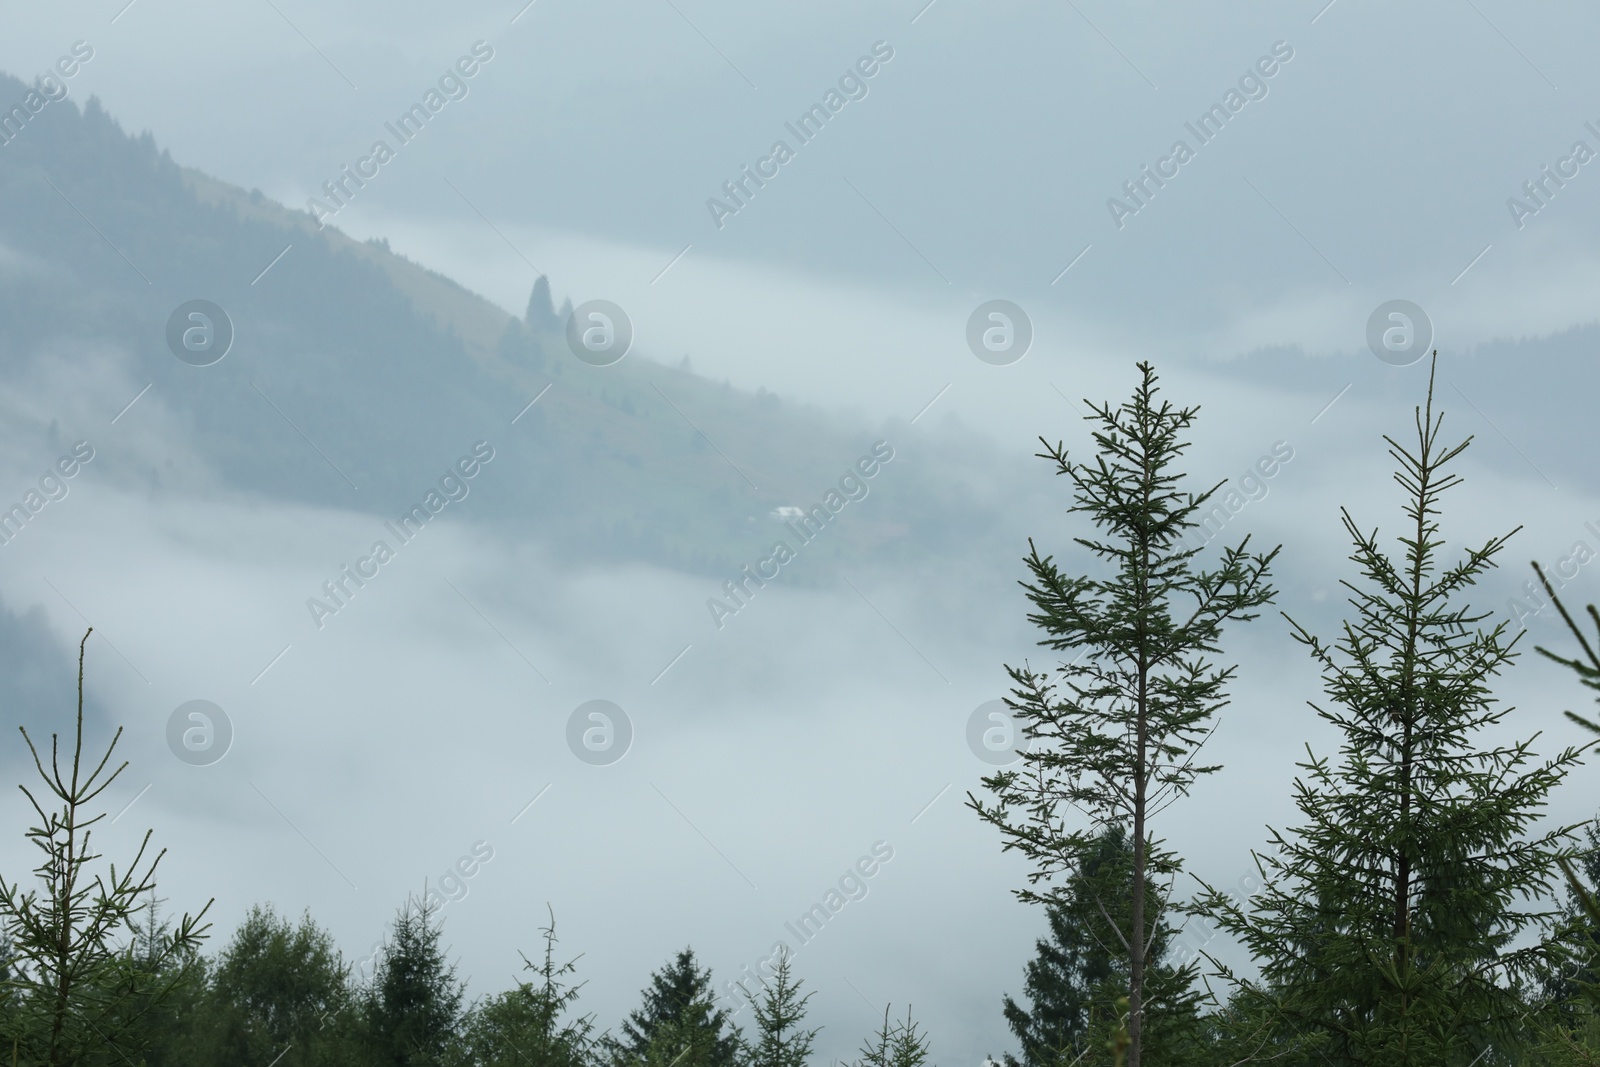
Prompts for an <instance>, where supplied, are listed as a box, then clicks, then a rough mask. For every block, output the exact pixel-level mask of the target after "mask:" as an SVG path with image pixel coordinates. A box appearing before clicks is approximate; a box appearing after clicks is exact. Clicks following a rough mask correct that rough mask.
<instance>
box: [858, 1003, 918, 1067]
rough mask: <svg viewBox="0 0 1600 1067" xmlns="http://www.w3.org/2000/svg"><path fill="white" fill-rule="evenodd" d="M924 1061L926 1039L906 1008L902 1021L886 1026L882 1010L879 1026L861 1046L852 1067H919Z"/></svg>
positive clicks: (887, 1013)
mask: <svg viewBox="0 0 1600 1067" xmlns="http://www.w3.org/2000/svg"><path fill="white" fill-rule="evenodd" d="M927 1062H928V1037H927V1035H926V1034H924V1033H922V1031H921V1030H920V1029H919V1027H918V1026H917V1023H916V1022H915V1021H914V1020H913V1019H912V1018H911V1005H909V1004H908V1005H906V1021H905V1022H903V1023H901V1022H896V1023H890V1022H889V1008H888V1007H885V1008H884V1009H883V1025H882V1026H880V1027H879V1028H878V1032H877V1033H875V1034H873V1035H872V1036H871V1037H869V1038H868V1039H867V1040H866V1041H864V1042H862V1045H861V1058H860V1059H859V1060H857V1061H856V1062H855V1064H854V1067H923V1065H924V1064H926V1063H927Z"/></svg>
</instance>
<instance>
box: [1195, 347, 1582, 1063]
mask: <svg viewBox="0 0 1600 1067" xmlns="http://www.w3.org/2000/svg"><path fill="white" fill-rule="evenodd" d="M1442 420H1443V416H1442V415H1440V416H1436V415H1435V414H1434V412H1433V380H1432V377H1431V375H1430V379H1429V388H1428V399H1427V403H1426V407H1425V408H1424V407H1419V408H1418V409H1417V410H1416V417H1415V426H1416V435H1417V441H1416V445H1415V447H1414V450H1413V449H1407V448H1405V447H1402V446H1401V445H1400V444H1399V443H1397V442H1396V441H1395V440H1394V439H1392V438H1387V437H1386V438H1385V440H1386V441H1387V442H1388V444H1389V453H1390V455H1391V456H1392V457H1393V459H1394V460H1395V462H1396V464H1397V466H1398V468H1399V469H1398V471H1397V472H1396V474H1395V475H1394V480H1395V482H1396V483H1397V484H1398V485H1399V486H1400V488H1401V490H1402V491H1403V493H1404V494H1405V498H1406V504H1405V509H1404V512H1405V517H1406V526H1405V529H1404V532H1403V533H1402V534H1401V536H1400V537H1399V538H1398V541H1399V544H1400V552H1399V558H1398V559H1392V558H1391V557H1390V556H1388V555H1387V554H1386V553H1385V551H1384V550H1383V549H1382V548H1381V547H1380V545H1379V542H1378V534H1377V532H1376V530H1374V531H1373V532H1372V533H1370V534H1369V533H1363V532H1362V530H1361V528H1360V527H1358V526H1357V525H1356V520H1355V519H1354V518H1353V517H1352V516H1351V515H1350V513H1349V511H1347V510H1346V511H1343V512H1342V516H1343V524H1344V528H1345V530H1346V532H1347V533H1348V534H1349V536H1350V538H1351V540H1352V541H1353V542H1354V545H1355V550H1354V552H1353V554H1352V556H1351V560H1352V561H1353V562H1354V563H1355V564H1356V565H1357V567H1358V568H1359V570H1360V572H1361V574H1362V577H1363V579H1364V582H1363V583H1362V584H1360V585H1357V584H1355V583H1353V582H1349V581H1346V582H1344V583H1343V584H1344V585H1345V587H1346V588H1347V589H1348V590H1349V591H1350V593H1351V597H1350V604H1351V606H1352V608H1353V609H1354V612H1355V617H1354V619H1353V620H1349V621H1346V622H1345V623H1344V625H1343V628H1342V632H1341V634H1340V636H1339V638H1338V639H1337V640H1336V641H1335V642H1333V643H1332V644H1331V645H1330V644H1325V643H1324V642H1323V641H1322V640H1321V639H1320V638H1318V637H1316V636H1314V635H1312V634H1311V633H1309V632H1308V631H1306V630H1305V629H1304V628H1303V627H1301V626H1300V625H1298V624H1296V623H1294V622H1293V620H1290V622H1291V625H1292V626H1293V627H1294V633H1295V636H1296V638H1297V639H1298V640H1299V641H1300V642H1301V643H1302V644H1304V645H1305V646H1306V647H1307V649H1308V650H1309V651H1310V653H1311V655H1312V657H1313V659H1314V660H1315V661H1316V662H1317V663H1318V664H1319V666H1320V667H1321V668H1322V672H1323V682H1324V687H1325V690H1326V692H1327V694H1328V696H1329V698H1330V700H1331V702H1332V703H1331V705H1330V706H1328V707H1323V706H1319V705H1317V704H1312V705H1311V707H1312V708H1313V709H1314V710H1315V711H1316V712H1317V714H1318V715H1319V716H1321V717H1322V719H1324V720H1325V721H1326V722H1328V723H1329V724H1331V725H1332V726H1333V727H1335V728H1336V729H1337V730H1338V731H1339V733H1340V734H1341V735H1342V740H1341V742H1340V746H1339V754H1338V757H1337V759H1330V758H1329V757H1326V756H1317V755H1315V754H1314V753H1312V752H1311V751H1310V749H1309V747H1308V749H1307V757H1306V762H1304V763H1302V764H1300V767H1301V768H1302V770H1303V771H1304V775H1303V776H1302V777H1301V778H1300V779H1299V780H1297V782H1296V783H1295V801H1296V805H1297V806H1298V808H1299V810H1300V814H1301V817H1302V819H1303V823H1302V825H1300V826H1298V827H1295V828H1293V829H1291V830H1289V831H1288V832H1286V833H1280V832H1277V831H1273V832H1272V841H1273V844H1274V845H1275V846H1276V854H1275V855H1269V856H1258V857H1257V865H1258V867H1259V868H1260V870H1261V877H1262V881H1263V882H1264V883H1265V884H1264V886H1263V889H1262V891H1261V892H1260V893H1258V894H1257V895H1256V896H1255V897H1254V898H1253V899H1252V901H1251V902H1249V904H1248V905H1245V904H1241V903H1240V902H1238V901H1235V900H1232V899H1229V898H1226V897H1223V896H1222V895H1221V894H1219V893H1215V892H1210V893H1208V895H1207V896H1206V898H1204V900H1203V901H1202V904H1203V906H1204V907H1205V909H1206V910H1207V911H1208V913H1209V914H1211V915H1212V916H1213V917H1215V918H1216V920H1217V921H1218V923H1219V925H1221V927H1222V928H1223V929H1224V930H1226V931H1227V932H1229V933H1231V934H1233V935H1234V936H1235V937H1237V938H1238V939H1240V940H1241V941H1242V942H1243V943H1244V945H1245V946H1246V947H1247V948H1248V949H1249V950H1250V952H1251V954H1252V956H1254V958H1255V960H1256V963H1257V964H1258V965H1259V967H1260V972H1261V974H1260V978H1259V980H1248V981H1241V980H1239V979H1238V978H1237V977H1236V976H1234V975H1233V974H1232V973H1231V972H1230V971H1229V970H1228V969H1227V968H1225V967H1223V968H1221V974H1222V977H1223V978H1224V979H1225V980H1229V981H1232V982H1234V983H1235V984H1236V987H1237V989H1238V990H1239V994H1238V1000H1239V1002H1240V1003H1241V1004H1242V1006H1244V1007H1245V1008H1247V1009H1254V1010H1255V1017H1256V1018H1258V1019H1259V1018H1263V1017H1266V1018H1269V1019H1270V1020H1272V1021H1273V1023H1274V1028H1275V1030H1276V1033H1277V1035H1278V1037H1279V1038H1282V1037H1285V1036H1286V1037H1290V1038H1299V1039H1303V1040H1304V1041H1305V1043H1306V1044H1307V1045H1308V1046H1312V1047H1315V1048H1317V1049H1319V1050H1320V1053H1321V1056H1320V1057H1319V1058H1318V1061H1317V1062H1327V1063H1330V1064H1335V1065H1342V1064H1375V1065H1376V1064H1381V1065H1383V1067H1413V1065H1415V1067H1424V1065H1425V1067H1466V1065H1468V1064H1470V1063H1474V1062H1477V1061H1478V1058H1479V1057H1482V1056H1487V1055H1489V1049H1490V1048H1491V1047H1492V1048H1493V1049H1494V1050H1495V1052H1496V1054H1497V1055H1499V1056H1509V1055H1513V1054H1515V1053H1516V1052H1517V1051H1518V1050H1519V1049H1526V1048H1527V1046H1528V1045H1529V1044H1530V1043H1531V1037H1530V1035H1531V1033H1532V1032H1533V1029H1534V1024H1535V1023H1536V1022H1537V1021H1538V1019H1537V1009H1538V1007H1539V1006H1538V1005H1537V1004H1530V1003H1529V1002H1528V998H1527V997H1526V996H1524V995H1523V990H1524V989H1525V988H1526V987H1527V986H1528V985H1530V984H1532V983H1535V982H1537V981H1538V980H1539V977H1540V976H1541V975H1542V974H1544V973H1547V972H1548V969H1549V968H1550V967H1551V966H1552V965H1553V964H1555V963H1556V962H1557V961H1558V960H1559V958H1560V951H1559V946H1558V945H1557V944H1556V940H1555V934H1554V929H1553V928H1554V925H1555V922H1556V919H1557V916H1556V915H1554V914H1553V913H1552V911H1550V910H1548V909H1545V908H1541V907H1539V906H1538V905H1537V903H1536V904H1535V905H1534V906H1533V907H1523V906H1522V905H1523V903H1524V902H1525V901H1534V902H1538V901H1541V900H1543V899H1546V898H1548V896H1549V894H1550V891H1551V889H1552V877H1553V874H1554V872H1555V871H1556V866H1557V862H1558V861H1559V860H1560V859H1562V858H1565V857H1567V856H1570V855H1571V854H1572V850H1571V846H1570V844H1569V841H1570V830H1571V828H1570V827H1557V828H1553V829H1549V830H1546V831H1545V832H1543V833H1538V832H1537V831H1536V830H1535V829H1534V828H1533V825H1532V824H1533V823H1534V821H1535V820H1536V819H1537V818H1538V816H1539V815H1540V811H1541V809H1542V808H1543V807H1544V805H1545V802H1546V798H1547V796H1548V795H1549V793H1550V791H1551V789H1553V788H1554V787H1555V786H1556V785H1557V784H1558V783H1560V781H1561V780H1562V779H1563V778H1564V777H1565V775H1566V774H1567V773H1568V771H1569V770H1570V769H1571V768H1572V766H1573V765H1574V764H1575V763H1576V762H1577V760H1578V758H1579V750H1576V749H1573V748H1567V749H1564V750H1563V751H1561V752H1560V753H1559V754H1558V755H1556V756H1555V757H1554V758H1552V759H1548V760H1541V759H1540V758H1539V757H1537V756H1536V755H1535V754H1534V752H1533V750H1532V739H1530V740H1528V741H1522V742H1518V743H1515V744H1501V743H1498V742H1496V741H1494V740H1492V739H1490V738H1489V737H1486V736H1485V734H1486V732H1488V731H1492V730H1495V729H1496V728H1497V727H1499V726H1500V725H1501V724H1502V723H1503V722H1504V720H1505V719H1506V716H1507V715H1508V713H1509V711H1510V710H1511V709H1509V708H1500V707H1498V706H1497V702H1496V700H1495V698H1494V697H1493V695H1492V693H1491V691H1490V688H1489V683H1490V682H1491V681H1492V679H1493V678H1494V676H1495V675H1496V674H1497V673H1499V671H1500V670H1501V669H1502V668H1503V667H1504V666H1505V665H1506V664H1508V663H1509V662H1510V661H1511V660H1512V659H1513V657H1514V654H1515V653H1514V648H1513V646H1514V645H1515V643H1516V641H1515V640H1514V639H1513V640H1511V641H1507V640H1505V630H1506V627H1507V625H1508V624H1507V623H1506V622H1504V621H1502V622H1501V623H1500V624H1499V625H1497V626H1495V628H1494V629H1493V630H1490V631H1488V632H1485V631H1484V629H1483V627H1482V626H1481V625H1480V623H1481V622H1482V621H1483V620H1484V619H1486V618H1488V617H1489V613H1487V612H1485V613H1481V614H1474V613H1473V612H1472V609H1471V608H1470V607H1469V606H1467V605H1466V604H1464V603H1462V602H1461V601H1462V597H1463V596H1464V594H1465V592H1466V590H1467V589H1468V588H1469V587H1470V586H1472V585H1473V584H1474V583H1475V582H1476V580H1477V579H1478V578H1479V576H1480V575H1482V574H1483V573H1484V572H1485V571H1487V570H1488V569H1490V568H1491V567H1493V566H1495V565H1496V564H1495V562H1494V560H1495V556H1496V555H1498V554H1499V552H1500V551H1501V549H1502V548H1503V547H1504V546H1505V543H1506V540H1507V538H1508V537H1510V536H1511V535H1510V534H1507V535H1504V536H1498V537H1491V538H1489V539H1488V540H1487V541H1486V542H1484V543H1483V545H1482V546H1481V547H1477V548H1471V547H1469V548H1468V549H1466V550H1465V552H1464V554H1463V557H1462V558H1461V559H1459V560H1458V561H1457V562H1455V563H1452V564H1450V565H1448V566H1445V565H1444V564H1443V563H1442V562H1441V561H1440V559H1439V556H1440V550H1441V548H1442V547H1443V539H1442V538H1441V537H1440V535H1439V522H1438V519H1437V517H1436V516H1437V515H1438V514H1439V504H1440V498H1441V495H1442V494H1443V493H1444V492H1446V491H1447V490H1449V489H1452V488H1454V487H1455V486H1457V485H1458V484H1459V483H1460V478H1459V477H1458V476H1456V475H1454V474H1448V473H1445V472H1444V468H1445V467H1446V466H1447V465H1448V464H1449V463H1450V462H1451V461H1453V460H1455V459H1456V458H1457V457H1458V456H1459V455H1460V454H1461V452H1462V451H1463V450H1464V449H1465V448H1466V447H1467V445H1468V444H1469V443H1470V441H1471V439H1470V438H1468V439H1467V440H1465V441H1462V442H1461V443H1459V444H1456V445H1454V446H1445V445H1442V444H1441V442H1440V425H1441V423H1442ZM1515 532H1516V531H1515V530H1513V531H1512V533H1515ZM1535 736H1537V735H1535ZM1530 1013H1531V1014H1533V1015H1534V1016H1535V1017H1534V1018H1533V1019H1529V1018H1526V1016H1528V1015H1529V1014H1530ZM1495 1062H1499V1061H1495Z"/></svg>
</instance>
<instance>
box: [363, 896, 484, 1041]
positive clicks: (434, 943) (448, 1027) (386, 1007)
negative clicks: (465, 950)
mask: <svg viewBox="0 0 1600 1067" xmlns="http://www.w3.org/2000/svg"><path fill="white" fill-rule="evenodd" d="M434 912H435V908H434V907H430V906H429V904H428V900H427V896H426V895H424V897H423V899H422V900H421V901H409V902H407V904H406V906H405V907H403V908H401V909H400V911H399V913H398V914H397V915H396V916H395V920H394V925H393V927H392V928H391V930H390V934H389V938H388V943H387V944H386V945H385V946H384V949H385V951H384V955H383V961H382V963H380V964H379V966H378V970H377V973H376V974H375V975H374V976H373V981H372V986H371V988H370V989H369V990H368V991H367V1004H366V1016H367V1030H368V1035H369V1037H368V1041H369V1043H370V1045H371V1047H372V1051H373V1053H374V1056H375V1058H376V1059H377V1061H378V1062H379V1063H380V1064H382V1065H383V1067H440V1065H441V1064H443V1063H444V1062H445V1059H446V1057H447V1055H448V1054H449V1053H450V1052H451V1050H452V1046H453V1043H454V1039H455V1037H456V1028H457V1024H458V1023H459V1021H460V1017H461V999H462V992H463V986H462V983H460V982H459V981H457V980H456V971H455V966H454V965H453V964H451V963H450V962H449V960H447V959H446V958H445V950H444V947H443V945H442V944H441V942H442V940H443V937H444V930H443V928H442V926H441V925H440V924H439V923H438V922H436V921H435V920H434Z"/></svg>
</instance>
